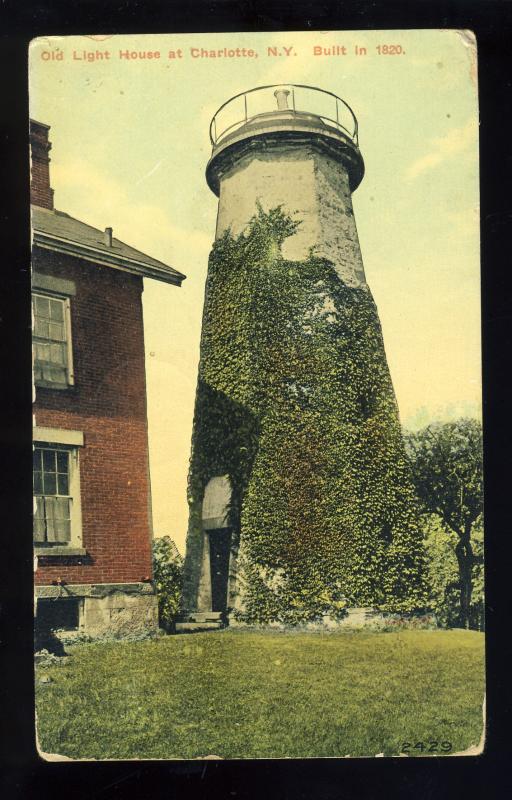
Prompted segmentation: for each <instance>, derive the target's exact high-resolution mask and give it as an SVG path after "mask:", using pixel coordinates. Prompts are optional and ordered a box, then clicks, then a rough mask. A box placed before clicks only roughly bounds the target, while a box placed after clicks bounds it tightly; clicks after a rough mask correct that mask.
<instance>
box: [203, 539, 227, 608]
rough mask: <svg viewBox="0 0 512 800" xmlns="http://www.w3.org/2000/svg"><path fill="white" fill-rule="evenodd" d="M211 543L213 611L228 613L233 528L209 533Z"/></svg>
mask: <svg viewBox="0 0 512 800" xmlns="http://www.w3.org/2000/svg"><path fill="white" fill-rule="evenodd" d="M208 539H209V542H210V579H211V587H212V611H220V612H221V613H223V614H224V613H226V610H227V604H228V579H229V556H230V553H231V528H217V529H216V530H210V531H208Z"/></svg>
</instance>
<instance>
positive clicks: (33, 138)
mask: <svg viewBox="0 0 512 800" xmlns="http://www.w3.org/2000/svg"><path fill="white" fill-rule="evenodd" d="M51 147H52V146H51V144H50V142H49V141H48V126H47V125H43V124H42V123H40V122H35V120H32V119H31V120H30V152H31V176H30V177H31V180H30V202H31V203H34V205H36V206H43V208H53V189H50V158H49V156H48V153H49V152H50V150H51Z"/></svg>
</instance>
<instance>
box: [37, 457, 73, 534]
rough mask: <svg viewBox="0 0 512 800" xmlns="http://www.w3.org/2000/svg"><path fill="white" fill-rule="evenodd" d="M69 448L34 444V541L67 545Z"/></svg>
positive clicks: (69, 512)
mask: <svg viewBox="0 0 512 800" xmlns="http://www.w3.org/2000/svg"><path fill="white" fill-rule="evenodd" d="M71 455H72V453H71V451H70V450H69V449H66V448H60V447H51V446H49V445H35V447H34V495H35V503H36V505H35V518H34V541H36V542H38V543H44V542H49V543H55V542H58V543H60V544H66V543H67V542H69V541H70V540H71V512H72V503H73V498H72V497H71V493H70V486H71V474H70V473H71Z"/></svg>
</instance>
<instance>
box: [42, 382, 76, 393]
mask: <svg viewBox="0 0 512 800" xmlns="http://www.w3.org/2000/svg"><path fill="white" fill-rule="evenodd" d="M34 385H35V387H36V389H55V390H56V391H57V392H72V391H74V390H75V384H74V383H52V382H51V381H42V380H37V381H34Z"/></svg>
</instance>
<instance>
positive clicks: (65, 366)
mask: <svg viewBox="0 0 512 800" xmlns="http://www.w3.org/2000/svg"><path fill="white" fill-rule="evenodd" d="M32 304H33V320H34V330H33V346H34V380H35V382H36V383H41V382H43V383H45V384H47V383H49V384H56V385H61V386H67V385H68V384H70V383H72V382H73V380H72V369H71V342H70V335H69V331H70V324H69V299H67V298H61V297H51V296H49V295H44V294H36V293H34V294H33V295H32Z"/></svg>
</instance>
